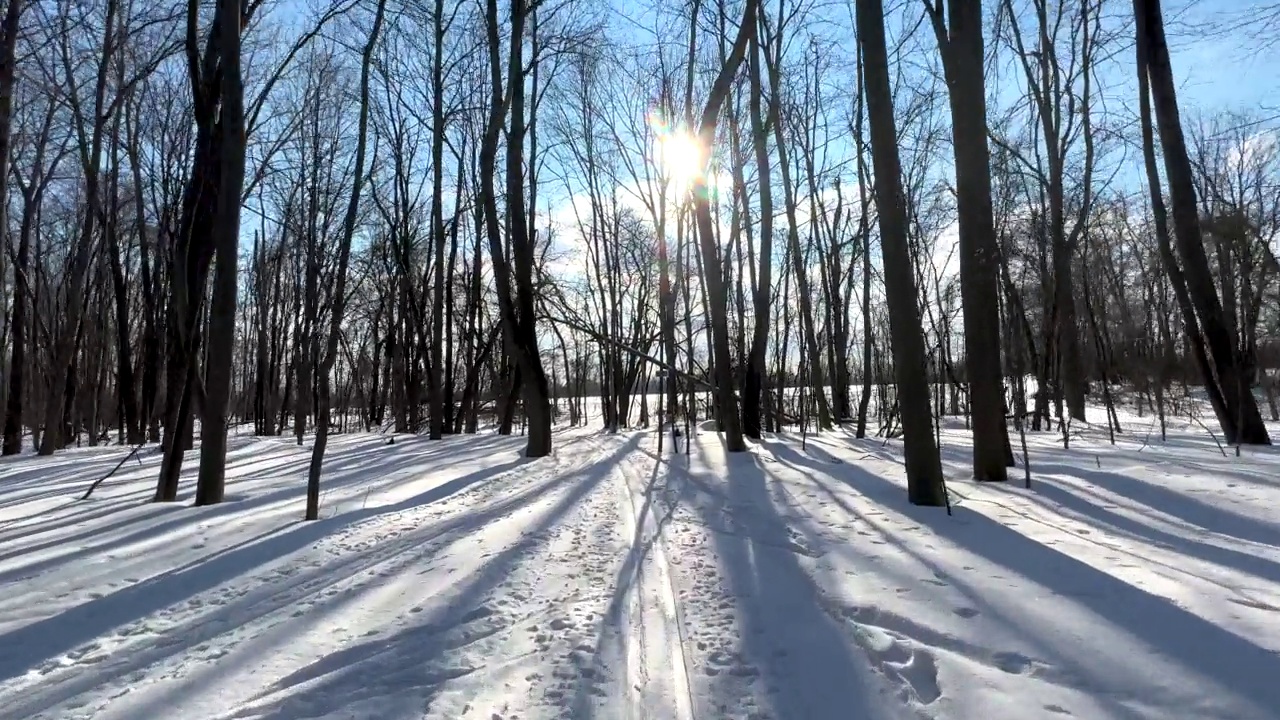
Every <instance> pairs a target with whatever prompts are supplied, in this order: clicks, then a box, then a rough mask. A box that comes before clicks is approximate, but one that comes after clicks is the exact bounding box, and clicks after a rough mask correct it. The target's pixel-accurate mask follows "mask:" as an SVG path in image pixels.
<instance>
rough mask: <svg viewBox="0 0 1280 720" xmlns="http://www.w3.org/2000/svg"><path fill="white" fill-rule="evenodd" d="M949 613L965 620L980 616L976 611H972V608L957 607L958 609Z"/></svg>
mask: <svg viewBox="0 0 1280 720" xmlns="http://www.w3.org/2000/svg"><path fill="white" fill-rule="evenodd" d="M951 612H953V613H955V614H956V615H959V616H960V617H962V618H966V619H968V618H971V617H977V616H978V615H980V614H981V613H979V612H978V611H977V610H975V609H973V608H970V607H958V608H956V609H954V610H952V611H951Z"/></svg>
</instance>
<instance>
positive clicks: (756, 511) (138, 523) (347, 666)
mask: <svg viewBox="0 0 1280 720" xmlns="http://www.w3.org/2000/svg"><path fill="white" fill-rule="evenodd" d="M1122 419H1123V420H1124V421H1125V426H1126V429H1127V430H1128V432H1126V433H1125V434H1124V435H1121V436H1120V437H1119V438H1118V445H1116V446H1114V447H1113V446H1111V445H1109V444H1108V443H1107V442H1106V439H1105V432H1104V430H1105V428H1102V429H1098V428H1093V429H1086V430H1085V431H1084V432H1083V433H1082V435H1081V436H1080V437H1077V438H1076V439H1074V440H1073V442H1072V447H1071V449H1070V450H1069V451H1064V450H1063V449H1062V447H1061V439H1060V437H1059V436H1058V435H1057V434H1056V433H1054V434H1050V433H1045V434H1039V435H1035V436H1032V437H1030V438H1029V440H1028V442H1029V444H1030V445H1031V463H1032V469H1033V487H1032V489H1031V490H1025V489H1023V488H1022V487H1021V483H1022V478H1021V472H1022V471H1021V468H1019V469H1018V470H1017V471H1016V475H1015V476H1014V478H1015V479H1014V480H1013V481H1011V482H1010V483H1009V484H1008V485H1006V486H982V487H979V486H977V485H975V484H974V483H973V482H971V481H966V480H963V479H962V478H964V477H965V476H966V474H967V466H968V460H967V456H968V450H967V448H966V444H967V442H968V441H967V439H966V435H965V433H964V431H963V429H962V428H960V427H958V426H953V425H948V426H946V427H945V428H944V430H943V443H944V458H945V461H946V463H947V466H948V476H949V477H951V478H952V481H951V491H952V495H951V497H952V503H953V506H954V507H953V509H954V515H953V516H951V517H948V516H947V515H946V514H945V511H944V510H942V509H933V508H930V509H924V508H914V507H911V506H909V505H908V504H907V502H906V490H905V487H904V483H905V480H904V476H903V472H902V468H901V464H900V462H899V458H900V454H901V447H900V445H899V444H898V443H897V442H896V441H891V442H889V443H884V442H883V441H882V440H879V439H867V440H856V439H854V438H853V436H852V435H851V434H849V433H846V432H844V431H837V432H832V433H828V434H825V435H822V436H820V437H816V438H815V437H812V436H811V437H809V438H808V439H807V441H806V442H805V443H804V445H803V446H802V443H801V440H800V438H799V437H790V436H788V437H778V438H772V439H770V440H768V441H766V442H764V443H761V444H758V445H754V446H753V447H752V448H751V451H750V452H749V453H746V454H743V455H740V456H734V457H729V456H727V455H726V453H725V452H724V451H723V448H722V446H721V443H720V441H719V439H718V437H717V435H716V434H714V433H711V432H701V433H698V434H697V435H696V436H695V438H694V446H693V452H692V453H691V454H690V455H689V456H687V457H686V456H684V455H677V456H672V455H670V454H664V455H663V456H661V457H659V456H657V454H656V449H657V447H656V439H655V436H654V435H653V434H652V433H647V434H642V433H621V434H618V435H612V436H610V435H606V434H603V433H601V432H600V431H599V430H598V429H596V428H595V427H593V428H591V429H587V430H583V429H576V430H574V429H566V430H563V431H560V432H558V434H557V436H556V448H557V449H556V453H555V456H554V457H552V458H546V459H542V460H537V461H526V460H524V459H522V458H521V457H520V452H519V451H520V448H521V446H522V441H521V439H520V438H500V437H497V436H494V435H482V436H478V437H457V438H450V439H447V440H445V441H443V442H436V443H433V442H430V441H428V440H426V439H425V438H413V437H401V438H399V439H398V441H397V442H396V443H395V444H394V445H387V444H385V438H379V437H376V436H374V435H372V434H360V435H347V436H338V437H336V438H333V439H332V440H331V444H330V448H331V450H330V453H329V459H328V462H327V463H326V472H325V490H324V498H323V505H322V519H321V520H319V521H317V522H313V523H304V522H302V521H301V520H300V518H301V516H302V511H303V502H304V484H305V476H306V462H307V459H308V457H309V450H308V449H301V448H298V447H296V446H295V445H293V444H292V443H291V442H290V441H289V440H286V439H255V438H249V437H238V438H235V439H233V442H232V450H231V452H230V457H229V473H228V474H229V477H230V481H229V485H228V502H226V503H225V504H223V505H220V506H216V507H212V508H200V509H196V508H192V507H190V496H191V494H192V492H193V487H192V485H193V481H192V479H191V477H192V473H194V469H195V462H194V461H188V464H187V467H188V468H189V472H188V474H187V475H184V484H183V493H184V494H183V499H184V502H181V503H177V504H173V505H164V506H161V505H153V504H150V503H149V502H148V500H149V499H150V496H151V493H152V490H153V485H154V481H155V477H156V474H157V470H158V463H159V456H158V454H154V453H150V452H148V453H147V454H144V455H143V456H142V457H141V458H139V459H136V460H130V461H129V463H128V464H127V465H125V466H124V467H123V468H122V469H121V470H120V472H118V473H117V474H116V475H115V476H113V477H112V478H111V479H110V480H108V481H107V482H106V483H104V484H103V485H102V486H101V487H100V488H98V490H97V491H96V492H95V494H94V495H93V497H92V499H90V500H87V501H79V500H77V499H76V498H77V497H78V496H79V495H80V494H82V493H83V492H84V490H85V489H86V488H87V487H88V485H89V484H90V483H91V482H93V480H95V479H97V478H99V477H101V476H102V475H103V474H105V473H106V472H107V471H108V470H110V469H111V468H112V467H114V466H115V464H116V463H118V462H119V461H120V459H121V458H122V457H123V456H124V451H123V450H121V449H120V448H118V447H116V448H93V449H84V450H72V451H68V452H66V453H63V454H59V455H57V456H55V457H52V458H35V457H29V456H24V457H21V458H17V459H14V460H6V461H4V462H0V588H3V591H2V592H0V717H2V718H4V719H5V720H8V719H10V718H57V719H59V720H62V719H67V720H70V719H74V718H102V719H104V720H107V719H115V718H120V719H126V718H127V719H130V720H151V719H153V718H175V719H179V718H180V719H181V720H202V719H205V718H209V719H214V718H228V719H229V718H281V719H294V718H331V719H337V718H368V719H371V720H401V719H407V718H415V719H416V718H432V719H440V720H446V719H447V720H457V719H462V720H467V719H470V718H479V719H481V720H515V719H516V718H519V719H520V720H542V719H547V720H550V719H573V720H578V719H586V718H626V719H640V718H653V719H654V720H660V719H667V718H671V719H673V720H720V719H729V718H742V719H746V718H752V719H758V720H763V719H765V718H773V719H776V720H802V719H804V718H819V719H827V718H830V719H832V720H879V719H885V720H889V719H894V720H896V719H899V718H901V719H904V720H905V719H908V718H973V719H974V720H1004V719H1006V718H1007V719H1008V720H1024V719H1028V718H1053V719H1055V720H1059V719H1061V718H1068V717H1075V718H1081V719H1084V720H1099V719H1104V718H1106V719H1110V718H1114V719H1117V720H1139V719H1143V720H1148V719H1149V720H1175V719H1185V720H1192V719H1195V720H1204V719H1209V718H1223V719H1225V718H1233V719H1241V720H1244V719H1248V720H1255V719H1262V718H1280V454H1278V453H1277V452H1276V451H1275V450H1272V449H1270V448H1265V449H1252V448H1246V449H1245V450H1244V451H1243V455H1242V457H1240V458H1236V457H1234V455H1232V456H1230V457H1223V455H1222V453H1221V452H1220V451H1219V448H1218V446H1217V445H1216V444H1215V443H1214V441H1213V440H1212V439H1211V438H1209V437H1208V436H1207V435H1206V434H1205V433H1204V431H1203V430H1201V429H1199V428H1198V427H1194V426H1193V427H1179V428H1177V432H1173V433H1171V434H1170V438H1169V441H1168V442H1167V443H1161V442H1159V440H1158V431H1156V432H1155V433H1153V437H1151V438H1148V436H1147V429H1148V427H1149V420H1148V419H1143V420H1138V419H1136V418H1132V417H1124V416H1122ZM1097 420H1099V421H1101V420H1102V414H1101V412H1100V411H1099V413H1098V416H1097ZM1273 436H1275V437H1278V438H1280V428H1275V427H1273ZM1014 443H1015V446H1016V444H1017V436H1016V435H1015V436H1014ZM667 449H668V450H669V443H668V446H667ZM1230 450H1231V449H1228V452H1230ZM192 457H193V458H194V457H195V456H194V454H193V455H192Z"/></svg>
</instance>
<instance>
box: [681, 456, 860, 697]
mask: <svg viewBox="0 0 1280 720" xmlns="http://www.w3.org/2000/svg"><path fill="white" fill-rule="evenodd" d="M726 460H727V467H726V468H725V473H726V476H725V477H722V478H718V479H717V478H711V477H708V478H703V479H702V482H703V483H705V484H708V485H710V484H714V483H715V482H716V481H717V480H718V481H719V482H721V483H724V484H725V485H727V500H728V501H729V508H730V514H729V518H730V520H731V522H733V523H734V524H735V525H739V526H740V527H737V528H734V529H733V531H732V532H714V533H713V537H714V546H715V548H716V552H717V554H718V556H719V558H720V562H721V566H722V568H723V571H724V573H725V580H726V582H727V584H728V586H729V589H730V590H731V592H732V593H733V595H734V597H735V598H736V599H737V600H738V618H739V626H740V627H741V629H742V636H741V637H740V638H739V641H740V648H741V650H742V653H743V655H744V659H745V660H746V661H748V662H749V663H751V665H753V666H754V667H756V668H758V669H759V671H760V673H761V675H762V679H763V680H764V681H765V682H764V683H763V684H764V687H765V688H766V692H767V694H768V700H769V703H770V706H771V709H772V711H773V715H774V716H776V717H781V718H837V717H840V718H845V717H851V718H878V717H882V716H884V714H885V709H884V708H883V706H882V705H881V703H882V699H881V697H880V695H879V692H878V688H877V686H878V684H879V683H878V681H877V680H876V679H875V678H874V677H873V675H872V672H871V669H870V667H869V666H868V664H867V662H866V660H865V659H864V658H858V657H857V656H856V655H855V650H854V648H853V647H851V646H850V643H849V642H848V641H846V640H845V635H844V634H843V633H842V631H841V629H840V627H839V626H838V625H837V624H836V622H835V620H834V619H833V618H832V617H831V616H830V615H829V614H828V613H827V612H826V610H825V609H824V602H823V598H822V596H821V592H820V590H819V589H818V587H817V586H816V584H815V583H814V581H813V579H812V578H811V577H810V575H809V573H808V572H806V571H805V569H804V568H803V567H801V565H800V562H799V560H798V558H797V556H796V553H795V550H796V549H797V548H796V547H795V544H794V543H793V541H792V540H791V539H790V537H789V535H788V532H787V524H786V522H785V521H784V520H783V519H782V518H781V517H780V516H779V515H778V513H777V510H776V508H775V507H774V501H773V498H772V497H771V495H770V492H769V478H768V473H767V470H766V469H765V468H764V467H762V466H761V465H760V464H758V460H757V459H756V458H755V457H754V456H753V455H726ZM699 474H700V473H697V472H691V473H690V475H691V479H693V480H694V481H695V482H697V481H698V478H697V477H696V476H697V475H699ZM700 510H702V511H703V515H704V520H705V521H706V522H707V524H708V526H711V527H713V528H714V527H715V526H716V525H719V524H721V523H722V521H723V519H722V518H715V517H710V516H708V514H707V513H706V510H705V508H700Z"/></svg>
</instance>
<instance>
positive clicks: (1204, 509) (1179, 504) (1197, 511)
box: [1035, 463, 1280, 548]
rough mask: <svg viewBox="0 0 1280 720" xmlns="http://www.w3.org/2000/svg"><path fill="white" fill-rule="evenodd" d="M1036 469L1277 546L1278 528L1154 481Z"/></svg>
mask: <svg viewBox="0 0 1280 720" xmlns="http://www.w3.org/2000/svg"><path fill="white" fill-rule="evenodd" d="M1035 471H1036V472H1039V473H1048V474H1052V475H1067V476H1070V477H1074V478H1079V479H1081V480H1084V481H1086V482H1090V483H1093V484H1095V485H1097V486H1098V487H1101V488H1105V489H1107V490H1111V491H1113V492H1115V493H1118V494H1120V495H1123V496H1125V497H1127V498H1129V499H1130V500H1133V501H1134V502H1137V503H1141V504H1143V505H1146V506H1147V507H1149V508H1151V509H1152V510H1155V511H1157V512H1162V513H1165V514H1166V515H1172V516H1173V517H1176V518H1178V519H1180V520H1183V521H1184V522H1187V523H1190V524H1192V525H1196V526H1199V527H1201V528H1204V529H1205V530H1208V531H1209V532H1212V533H1217V534H1219V535H1224V536H1227V537H1234V538H1237V539H1239V540H1246V541H1249V542H1255V543H1260V544H1262V545H1271V546H1273V547H1278V548H1280V527H1277V526H1276V525H1272V524H1268V523H1264V522H1261V521H1259V520H1257V519H1255V518H1251V517H1248V516H1246V515H1241V514H1239V513H1234V512H1231V511H1230V510H1225V509H1223V508H1220V507H1215V506H1213V505H1209V504H1207V503H1205V502H1203V501H1201V500H1198V499H1196V498H1194V497H1191V496H1188V495H1186V494H1184V493H1180V492H1177V491H1174V490H1170V489H1169V488H1166V487H1161V486H1160V485H1156V484H1155V483H1149V482H1143V481H1141V480H1138V479H1136V478H1132V477H1129V476H1127V475H1121V474H1118V473H1112V472H1105V471H1102V470H1087V469H1083V468H1076V467H1071V466H1069V465H1052V464H1043V463H1041V464H1037V465H1036V466H1035Z"/></svg>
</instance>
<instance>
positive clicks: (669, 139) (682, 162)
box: [650, 117, 706, 197]
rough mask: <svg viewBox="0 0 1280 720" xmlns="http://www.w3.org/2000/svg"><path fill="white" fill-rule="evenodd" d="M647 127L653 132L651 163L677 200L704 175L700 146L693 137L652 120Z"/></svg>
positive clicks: (683, 131) (703, 161) (681, 130)
mask: <svg viewBox="0 0 1280 720" xmlns="http://www.w3.org/2000/svg"><path fill="white" fill-rule="evenodd" d="M650 123H651V124H652V126H653V129H654V130H655V132H656V135H657V137H656V139H655V143H654V158H653V159H654V162H655V163H656V164H657V165H658V167H659V168H660V169H661V170H662V172H663V173H664V174H665V175H666V178H667V180H668V181H670V183H671V188H670V189H671V191H673V192H674V193H675V194H676V196H677V197H679V196H681V195H683V194H685V193H686V192H688V191H689V190H691V189H692V188H693V186H694V183H695V182H697V180H698V179H699V178H700V177H702V174H703V172H704V171H705V169H706V168H705V159H704V157H703V151H702V145H701V143H699V142H698V138H697V137H696V136H694V135H693V134H692V133H690V132H688V131H686V130H683V129H678V128H671V127H669V126H667V125H666V123H663V122H661V121H658V120H656V119H655V118H652V117H651V118H650Z"/></svg>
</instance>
